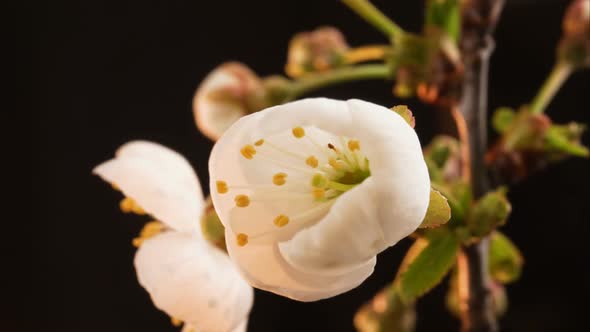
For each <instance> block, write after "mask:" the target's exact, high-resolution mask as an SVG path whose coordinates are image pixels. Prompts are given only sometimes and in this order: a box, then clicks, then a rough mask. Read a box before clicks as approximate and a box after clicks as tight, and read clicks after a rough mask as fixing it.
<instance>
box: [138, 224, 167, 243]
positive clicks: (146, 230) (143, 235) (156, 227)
mask: <svg viewBox="0 0 590 332" xmlns="http://www.w3.org/2000/svg"><path fill="white" fill-rule="evenodd" d="M164 228H165V226H164V224H162V223H161V222H159V221H156V220H154V221H150V222H148V223H147V224H145V225H144V226H143V228H142V229H141V231H140V232H139V236H138V237H136V238H134V239H133V240H131V244H133V246H134V247H136V248H138V247H139V246H140V245H141V244H142V243H143V241H145V240H147V239H149V238H151V237H153V236H155V235H158V234H160V233H161V232H162V231H163V230H164Z"/></svg>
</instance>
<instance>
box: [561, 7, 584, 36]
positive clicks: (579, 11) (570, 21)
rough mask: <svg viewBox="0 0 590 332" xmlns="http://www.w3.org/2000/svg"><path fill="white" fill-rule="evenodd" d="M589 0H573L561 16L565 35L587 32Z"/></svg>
mask: <svg viewBox="0 0 590 332" xmlns="http://www.w3.org/2000/svg"><path fill="white" fill-rule="evenodd" d="M589 22H590V0H574V1H573V2H572V3H571V4H570V6H569V7H568V8H567V10H566V12H565V16H564V17H563V32H564V34H565V35H575V34H588V33H589V32H590V30H588V29H589V28H590V26H589Z"/></svg>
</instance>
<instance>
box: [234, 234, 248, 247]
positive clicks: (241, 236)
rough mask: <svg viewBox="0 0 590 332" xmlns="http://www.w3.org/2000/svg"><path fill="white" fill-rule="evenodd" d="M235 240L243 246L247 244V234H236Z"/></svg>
mask: <svg viewBox="0 0 590 332" xmlns="http://www.w3.org/2000/svg"><path fill="white" fill-rule="evenodd" d="M236 240H237V242H238V246H240V247H243V246H245V245H247V244H248V235H246V234H244V233H240V234H238V235H236Z"/></svg>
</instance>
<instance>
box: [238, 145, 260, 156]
mask: <svg viewBox="0 0 590 332" xmlns="http://www.w3.org/2000/svg"><path fill="white" fill-rule="evenodd" d="M240 153H241V154H242V156H244V158H246V159H252V158H254V155H255V154H256V149H255V148H254V147H253V146H252V145H250V144H247V145H244V147H243V148H242V149H241V150H240Z"/></svg>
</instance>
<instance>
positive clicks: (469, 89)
mask: <svg viewBox="0 0 590 332" xmlns="http://www.w3.org/2000/svg"><path fill="white" fill-rule="evenodd" d="M503 5H504V0H468V1H465V2H464V4H463V8H462V32H461V33H462V36H461V45H460V46H461V53H462V58H463V63H464V70H465V72H464V75H465V77H464V82H463V91H462V96H461V101H460V103H459V110H460V112H461V114H462V115H463V117H464V118H465V122H466V124H467V128H468V135H467V136H468V142H463V143H464V144H465V143H467V144H468V155H469V161H470V165H469V174H470V176H469V177H470V182H471V185H472V191H473V197H474V198H475V199H477V198H479V197H481V196H482V195H483V194H485V193H486V192H487V191H488V190H489V180H488V174H487V171H486V168H485V160H484V157H485V152H486V148H487V130H488V126H487V89H488V86H487V82H488V67H489V58H490V55H491V53H492V50H493V48H494V41H493V38H492V31H493V29H494V28H495V26H496V23H497V20H498V17H499V14H500V12H501V10H502V7H503ZM488 252H489V239H487V238H484V239H482V240H481V241H479V242H477V243H474V244H471V245H468V246H465V247H464V248H463V250H462V253H461V255H460V257H459V260H458V269H459V299H460V303H461V305H460V308H461V312H462V318H461V320H462V331H464V332H495V331H498V323H497V321H496V316H495V313H494V303H493V299H492V293H491V289H490V286H491V284H490V277H489V271H488Z"/></svg>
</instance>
